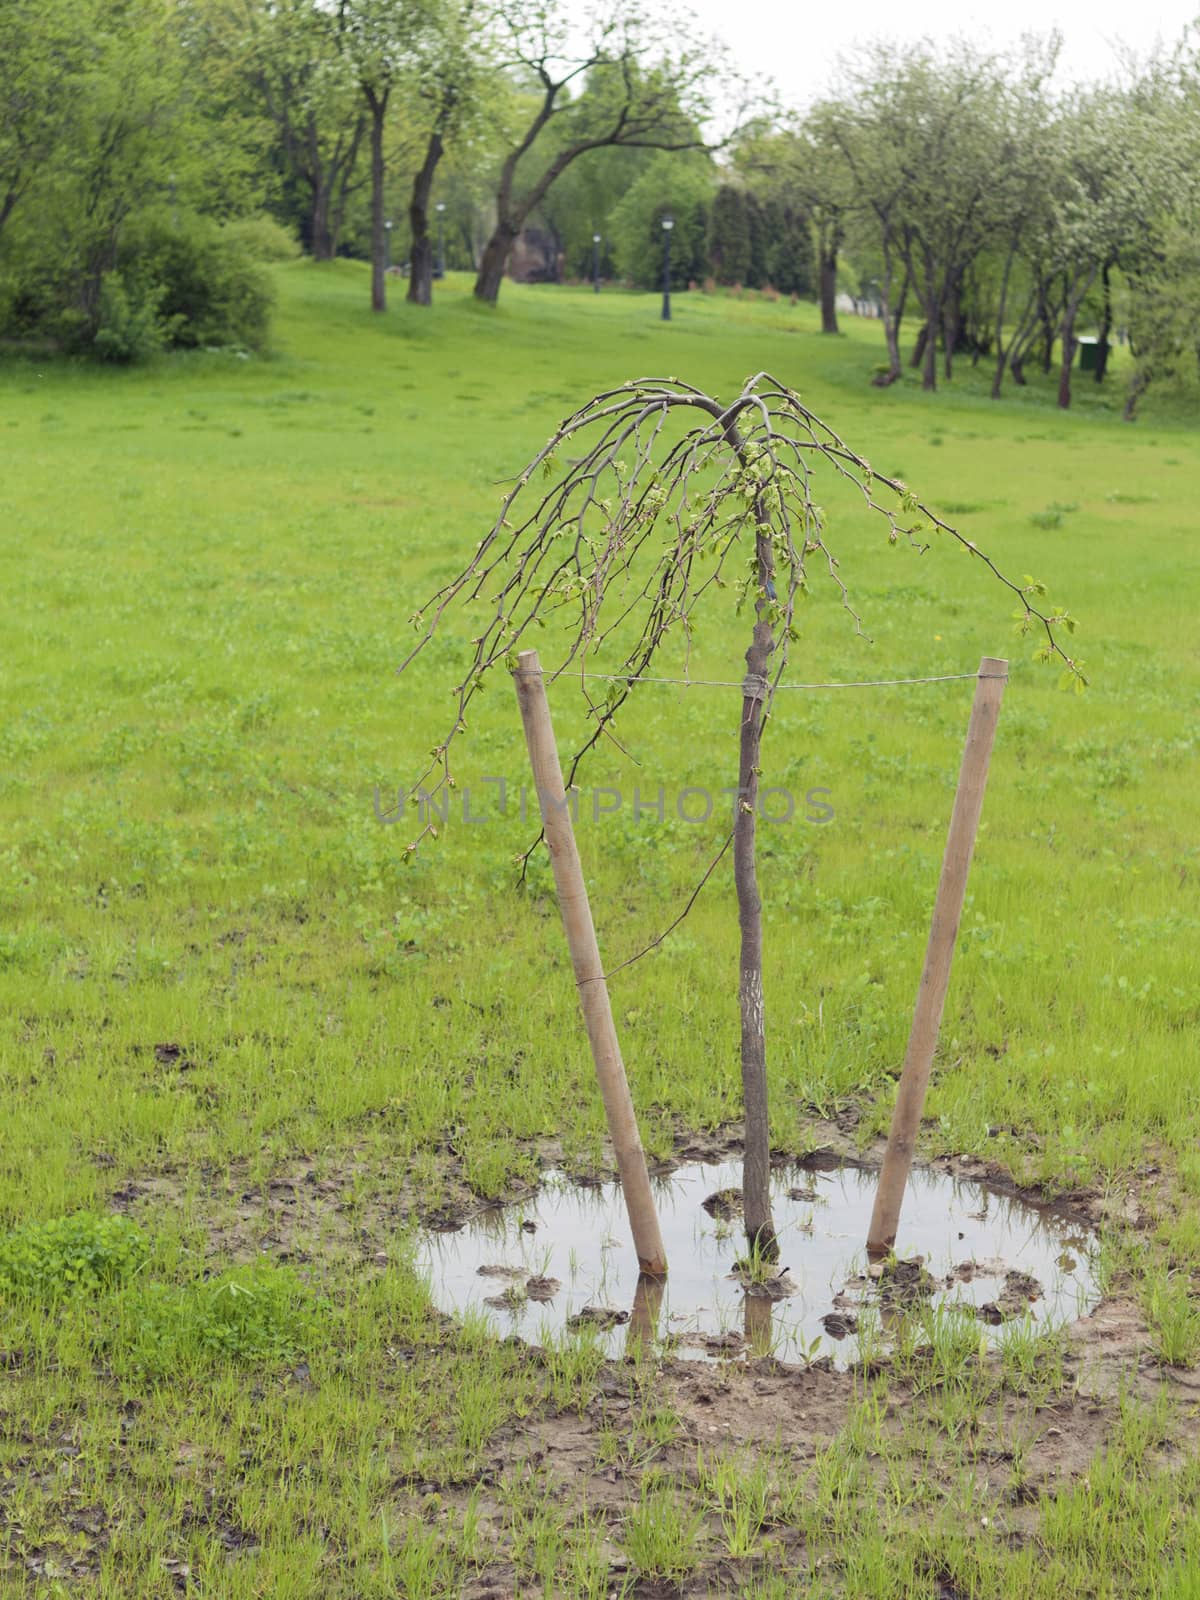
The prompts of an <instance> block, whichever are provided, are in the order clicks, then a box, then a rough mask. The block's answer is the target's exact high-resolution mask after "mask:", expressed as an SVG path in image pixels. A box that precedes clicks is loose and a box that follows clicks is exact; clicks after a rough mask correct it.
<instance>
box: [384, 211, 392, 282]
mask: <svg viewBox="0 0 1200 1600" xmlns="http://www.w3.org/2000/svg"><path fill="white" fill-rule="evenodd" d="M383 270H384V272H390V271H391V270H392V219H391V218H390V217H389V218H388V219H387V221H386V222H385V223H384V225H383Z"/></svg>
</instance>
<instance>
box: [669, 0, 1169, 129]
mask: <svg viewBox="0 0 1200 1600" xmlns="http://www.w3.org/2000/svg"><path fill="white" fill-rule="evenodd" d="M669 3H670V0H667V4H668V5H669ZM685 4H686V5H687V7H688V9H690V10H691V11H693V12H694V13H695V15H696V16H697V18H698V19H699V21H700V23H701V25H702V26H703V28H704V30H705V31H706V32H709V33H714V34H717V35H718V36H719V37H721V38H723V39H724V40H725V42H726V44H727V45H728V46H729V48H730V50H731V52H732V54H733V56H734V58H735V60H736V61H737V62H738V64H739V65H740V67H741V68H742V70H743V71H745V72H749V73H753V74H756V75H758V74H761V75H763V76H764V77H768V78H772V79H773V80H774V81H775V84H776V85H777V87H778V89H779V92H780V95H781V97H782V99H783V100H784V102H785V103H786V104H789V105H794V106H803V105H806V104H807V103H808V102H809V101H810V100H812V99H813V98H815V97H816V96H817V95H818V94H819V93H820V92H821V91H822V90H823V89H825V88H826V87H827V85H828V81H829V78H830V76H831V73H832V71H833V68H834V64H835V59H836V57H837V55H838V53H839V52H840V51H845V50H848V49H850V48H851V47H852V46H853V45H854V44H856V43H857V42H859V41H861V40H870V39H873V38H884V39H900V40H906V41H915V40H917V39H920V38H923V37H930V38H933V39H937V38H939V37H948V36H950V35H961V36H963V37H965V38H968V39H970V40H972V41H973V42H975V43H977V44H979V45H981V46H987V45H989V44H990V45H992V46H994V47H1003V46H1006V45H1010V44H1013V43H1015V42H1016V41H1017V40H1018V39H1019V38H1020V36H1021V35H1022V34H1023V33H1038V34H1046V33H1049V32H1050V30H1051V29H1052V28H1058V30H1059V32H1060V33H1061V34H1062V35H1063V51H1062V57H1061V61H1062V67H1061V72H1060V77H1061V79H1062V80H1063V81H1064V82H1070V81H1084V80H1086V81H1094V80H1097V79H1103V78H1108V77H1110V76H1112V75H1113V74H1114V73H1115V71H1116V69H1117V54H1116V50H1115V48H1114V47H1115V46H1117V45H1118V44H1124V45H1126V46H1128V47H1132V49H1133V50H1134V51H1136V52H1137V53H1138V54H1139V55H1145V54H1147V53H1148V52H1149V51H1150V50H1151V49H1152V48H1153V46H1154V45H1155V43H1156V41H1158V40H1161V41H1162V42H1164V43H1167V44H1174V43H1175V42H1176V41H1177V40H1178V39H1179V37H1180V35H1181V34H1182V33H1183V30H1184V29H1185V27H1187V25H1188V24H1189V23H1190V22H1193V21H1196V20H1197V18H1200V0H1146V3H1145V4H1137V3H1134V4H1130V0H997V3H996V4H995V5H994V6H990V7H989V6H980V5H972V4H970V3H968V4H967V5H966V6H964V5H962V4H959V3H956V0H925V3H924V4H922V5H918V6H915V7H912V8H902V7H901V6H898V5H897V4H896V0H848V3H839V0H750V3H749V4H746V6H745V10H742V8H741V6H740V5H739V4H738V0H685Z"/></svg>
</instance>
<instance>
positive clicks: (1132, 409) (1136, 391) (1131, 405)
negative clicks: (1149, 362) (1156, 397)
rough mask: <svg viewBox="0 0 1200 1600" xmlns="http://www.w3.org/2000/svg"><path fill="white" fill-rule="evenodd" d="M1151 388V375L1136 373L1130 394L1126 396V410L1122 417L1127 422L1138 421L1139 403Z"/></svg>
mask: <svg viewBox="0 0 1200 1600" xmlns="http://www.w3.org/2000/svg"><path fill="white" fill-rule="evenodd" d="M1149 387H1150V374H1149V373H1148V372H1135V373H1134V375H1133V378H1132V380H1131V381H1130V384H1129V393H1128V394H1127V395H1126V396H1125V409H1124V411H1122V413H1121V415H1122V417H1123V418H1124V419H1125V421H1126V422H1134V421H1136V419H1137V407H1138V401H1139V400H1140V399H1141V398H1142V396H1143V395H1144V394H1145V392H1146V390H1147V389H1148V388H1149Z"/></svg>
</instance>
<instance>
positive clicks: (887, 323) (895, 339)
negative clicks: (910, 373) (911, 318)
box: [875, 306, 900, 389]
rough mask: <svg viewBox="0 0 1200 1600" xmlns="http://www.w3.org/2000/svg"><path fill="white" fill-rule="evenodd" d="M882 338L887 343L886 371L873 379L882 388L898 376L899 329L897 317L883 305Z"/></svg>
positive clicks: (894, 380) (893, 381)
mask: <svg viewBox="0 0 1200 1600" xmlns="http://www.w3.org/2000/svg"><path fill="white" fill-rule="evenodd" d="M883 338H884V342H885V344H886V345H887V358H888V364H887V371H886V372H885V373H882V374H881V375H880V376H879V377H878V378H877V379H876V380H875V381H876V383H877V385H878V386H879V388H881V389H883V388H886V387H887V386H888V384H891V383H895V382H896V381H897V379H898V378H899V377H900V329H899V325H898V319H897V318H895V317H893V315H892V313H891V311H890V310H889V309H888V308H887V307H886V306H885V307H884V311H883Z"/></svg>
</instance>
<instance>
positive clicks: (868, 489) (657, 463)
mask: <svg viewBox="0 0 1200 1600" xmlns="http://www.w3.org/2000/svg"><path fill="white" fill-rule="evenodd" d="M568 448H570V450H571V451H572V455H571V458H570V460H569V461H568V463H567V466H566V470H565V471H564V472H563V473H562V475H561V476H559V477H557V478H555V480H554V482H553V483H552V484H551V486H550V487H549V488H543V487H542V485H543V484H544V483H545V482H546V481H547V480H548V479H549V478H551V477H552V476H553V474H554V473H555V470H556V467H557V461H558V457H559V454H560V452H561V453H563V454H565V453H566V451H567V449H568ZM818 473H821V474H822V475H823V476H825V477H828V476H830V475H832V476H833V478H835V479H837V480H841V481H843V482H844V483H846V484H848V485H850V486H851V488H853V489H854V490H855V491H856V492H857V494H858V496H859V498H860V499H861V502H862V505H863V507H864V510H865V511H866V512H867V514H868V515H870V516H872V517H875V518H877V519H878V520H879V521H880V523H881V525H882V528H883V531H884V532H885V534H886V537H887V540H888V542H889V543H891V544H894V543H896V542H897V540H899V539H905V540H907V541H908V542H909V543H910V544H912V545H913V546H914V547H915V548H917V549H918V550H924V549H925V548H927V541H928V539H929V538H930V537H932V536H933V535H934V534H941V535H943V536H945V537H946V538H948V539H950V540H951V541H953V542H954V543H955V544H956V545H957V546H959V547H960V548H961V549H963V550H964V551H966V552H967V553H968V554H969V555H971V556H972V557H973V558H974V559H975V560H977V561H980V562H982V563H983V565H984V566H985V567H986V568H987V570H988V571H989V572H990V573H991V574H992V576H993V577H994V578H995V579H996V580H997V581H998V582H999V583H1000V585H1001V586H1002V587H1003V588H1004V589H1006V590H1008V591H1009V592H1010V593H1011V595H1012V596H1013V597H1014V599H1015V600H1016V602H1017V604H1018V607H1019V610H1018V612H1017V613H1016V616H1017V619H1018V626H1019V627H1020V629H1021V630H1022V631H1023V632H1025V633H1029V632H1031V631H1033V630H1035V629H1036V630H1038V632H1040V634H1041V635H1042V637H1043V641H1044V642H1043V644H1042V646H1041V649H1040V650H1039V652H1038V655H1039V658H1040V659H1043V660H1052V659H1054V658H1058V659H1059V660H1060V661H1061V662H1062V663H1063V665H1064V667H1065V668H1066V670H1067V672H1068V673H1069V674H1071V675H1073V676H1074V677H1075V678H1077V679H1078V680H1079V681H1080V682H1081V683H1082V682H1084V681H1086V680H1085V679H1084V678H1083V674H1082V671H1081V664H1080V663H1079V662H1077V661H1075V660H1074V659H1073V658H1072V657H1071V656H1070V655H1068V654H1067V652H1066V651H1065V650H1064V649H1063V647H1062V645H1061V644H1060V642H1059V637H1058V630H1059V628H1060V626H1061V627H1063V628H1066V629H1067V630H1068V631H1072V630H1073V627H1074V623H1073V619H1072V618H1071V617H1070V616H1069V615H1068V614H1067V613H1066V612H1065V611H1064V610H1063V609H1062V608H1061V607H1053V606H1050V605H1047V604H1045V602H1041V603H1039V602H1040V601H1041V597H1042V596H1043V595H1044V593H1045V590H1044V588H1043V586H1042V585H1041V584H1039V583H1037V582H1036V581H1035V580H1033V579H1030V578H1027V579H1025V580H1024V581H1022V582H1019V583H1018V582H1016V581H1015V580H1014V579H1012V578H1009V577H1007V576H1006V575H1005V574H1004V573H1003V572H1002V571H1001V570H1000V569H999V567H998V566H997V565H996V563H995V562H994V561H993V560H992V559H991V557H990V556H988V555H987V554H985V553H984V552H983V551H982V550H980V549H979V547H978V546H977V545H976V544H975V543H974V542H973V541H972V540H970V539H967V538H966V537H965V536H964V535H963V534H961V533H959V532H958V531H957V530H956V529H955V528H953V527H951V526H950V525H949V524H948V523H947V522H945V521H943V520H942V519H941V518H940V517H939V516H937V514H936V513H935V512H933V511H932V510H931V509H930V508H929V507H928V506H927V505H926V504H924V503H923V502H921V501H919V500H918V499H917V498H916V497H915V496H914V495H913V494H912V492H911V491H910V490H909V488H908V486H907V485H906V484H904V483H903V482H901V481H900V480H899V479H895V478H889V477H886V476H884V475H882V474H879V473H876V472H875V471H874V470H873V469H872V467H871V466H870V463H869V462H867V461H866V460H865V459H864V458H863V457H862V456H860V455H858V454H856V453H855V452H854V451H853V450H851V449H850V447H849V446H848V445H847V444H846V443H845V442H844V441H843V440H842V439H841V438H840V437H839V436H838V435H837V434H836V433H835V432H834V431H833V429H832V428H830V427H829V426H828V425H827V424H826V423H824V422H822V421H821V419H820V418H819V417H817V416H816V415H815V414H814V413H813V412H811V411H810V410H809V409H808V408H807V407H806V406H805V405H804V404H803V403H802V401H801V400H800V399H799V397H798V396H797V395H796V394H795V393H793V392H792V391H791V390H790V389H788V388H787V387H786V386H785V385H784V384H782V383H780V382H779V381H778V380H776V379H775V378H773V377H771V376H770V374H768V373H759V374H757V375H756V376H755V377H753V378H751V379H750V380H749V381H748V382H747V383H746V384H745V386H744V387H743V389H742V391H741V393H740V394H739V395H738V396H737V398H736V399H735V400H734V401H733V402H732V403H731V404H729V405H722V404H721V403H720V402H719V401H717V400H715V399H713V398H712V397H711V396H709V395H707V394H704V393H703V392H702V391H700V390H699V389H695V388H693V387H691V386H690V385H689V384H686V383H682V382H680V381H678V380H677V379H660V378H647V379H641V380H638V381H636V382H633V383H627V384H623V385H621V386H620V387H619V388H615V389H610V390H606V391H604V392H603V393H601V394H599V395H597V396H595V397H594V398H593V399H592V400H590V401H589V402H588V404H587V405H585V406H583V407H581V408H580V409H579V410H577V411H575V412H573V413H572V414H571V415H570V416H568V417H567V418H566V419H565V420H564V421H563V422H562V423H561V424H560V425H559V427H558V428H557V429H556V430H555V432H554V434H553V435H552V437H551V438H550V440H549V441H548V442H547V443H546V445H545V446H544V447H543V448H542V449H541V450H540V451H539V452H538V454H537V455H536V456H535V457H534V458H533V460H532V461H531V462H530V463H529V465H528V466H527V467H526V468H525V469H524V471H523V472H522V473H521V475H520V477H519V478H518V479H517V480H516V482H515V484H514V485H513V486H512V488H511V489H510V490H509V492H508V493H507V494H506V496H505V499H504V502H503V505H502V507H501V510H500V515H499V516H498V518H497V519H496V522H495V524H494V525H493V527H492V528H491V530H490V532H489V533H488V534H487V535H486V536H485V537H484V539H482V540H481V541H480V544H479V546H478V548H477V549H476V551H475V554H474V556H473V557H472V558H471V560H470V561H469V562H468V563H467V565H466V566H465V568H464V569H463V571H462V572H460V573H459V574H458V576H457V577H455V578H454V579H452V580H451V581H450V582H449V583H447V584H446V585H444V586H443V587H442V588H441V589H439V590H438V591H437V593H436V594H434V595H433V596H432V597H431V598H430V600H429V601H428V603H427V604H426V606H425V607H424V608H423V609H422V610H421V611H420V612H418V613H417V614H416V615H415V616H414V618H413V619H412V620H413V622H414V624H415V625H416V627H417V628H418V629H419V632H420V637H419V638H418V640H417V643H416V645H415V646H414V648H413V649H412V651H411V652H410V653H409V655H408V657H407V658H406V659H405V661H404V662H403V663H402V665H401V668H400V670H401V671H403V670H404V668H405V667H407V666H408V665H409V664H410V662H412V661H413V660H414V659H415V658H416V657H417V656H418V655H420V653H421V652H422V651H423V650H424V649H425V647H426V646H427V645H428V644H429V642H430V641H431V640H432V639H433V638H434V636H435V634H436V632H437V629H438V627H439V625H440V623H441V622H442V620H443V619H444V618H445V617H446V615H447V613H448V612H449V611H450V610H451V609H452V608H454V607H456V606H458V605H462V606H470V605H472V604H474V603H476V602H479V601H481V600H482V601H484V603H485V604H487V605H488V606H489V607H490V615H488V616H487V618H486V620H485V622H484V624H483V627H482V630H481V631H480V632H479V633H478V634H477V635H476V636H475V638H474V639H473V641H472V644H473V650H472V655H471V659H470V662H469V665H468V667H467V670H466V672H465V674H464V675H463V677H462V679H461V681H460V682H459V684H458V685H457V686H456V687H455V690H454V695H455V715H454V718H453V721H452V723H451V725H450V727H449V729H448V730H447V732H446V734H445V736H444V737H443V738H442V739H441V740H440V742H439V743H438V744H437V745H436V746H435V748H434V749H433V751H432V753H431V759H430V762H429V765H428V766H427V768H426V769H425V771H424V772H423V773H422V774H421V776H420V778H419V779H418V781H417V783H416V784H415V785H414V787H413V791H412V793H413V796H414V797H415V796H416V794H417V793H418V792H421V793H425V794H427V795H429V796H432V797H436V796H437V795H438V794H439V793H440V792H441V791H442V790H443V789H444V788H445V787H447V786H451V787H452V786H453V782H454V779H453V772H452V766H451V752H452V749H453V747H454V741H455V739H456V738H457V737H458V735H459V734H460V733H462V732H463V731H464V729H465V727H466V719H467V713H468V711H469V709H470V706H471V702H472V700H473V699H474V697H475V695H476V694H477V693H478V692H479V690H480V689H481V687H482V686H483V684H484V682H485V680H486V679H487V677H488V675H489V673H490V672H491V671H492V669H493V668H495V667H497V666H503V665H505V664H508V663H511V662H512V661H513V660H514V659H515V655H516V652H517V650H518V649H519V648H521V646H522V642H523V641H524V640H526V638H527V636H528V635H529V634H530V631H531V630H532V629H535V628H538V629H540V628H541V626H542V625H543V624H544V623H545V621H546V620H547V619H548V618H550V617H554V616H557V615H558V614H560V613H562V612H564V611H565V612H566V614H567V615H568V616H569V617H571V618H573V627H572V631H571V633H570V635H569V641H568V645H567V648H566V653H565V655H564V657H563V659H562V660H561V661H560V663H559V664H558V666H557V667H556V668H555V669H554V675H555V676H558V675H560V674H562V673H564V672H567V671H568V670H572V671H577V672H578V674H579V679H580V684H581V687H582V688H583V689H584V691H585V693H586V692H587V664H588V659H589V656H594V655H595V653H596V652H597V651H598V650H599V649H601V648H602V647H603V646H605V645H606V644H609V643H610V642H612V641H614V639H615V638H617V637H618V636H620V635H622V634H623V635H624V636H623V637H622V638H621V650H622V655H621V659H620V663H619V665H617V666H616V667H615V668H614V667H610V668H608V669H607V670H608V672H609V674H610V676H612V677H613V678H615V679H616V680H618V681H616V682H613V683H611V684H610V685H609V689H608V692H607V694H606V695H605V697H604V699H603V701H595V700H592V699H591V697H590V696H589V697H588V710H589V717H590V720H591V722H592V727H591V729H590V730H589V732H588V735H587V737H586V738H585V739H584V740H583V742H582V743H581V744H580V746H579V748H578V749H576V750H575V751H574V752H573V754H572V756H571V758H570V761H569V763H568V770H567V783H568V785H570V784H571V783H573V782H574V780H575V777H576V774H577V772H578V770H579V766H580V763H581V762H582V761H583V759H584V758H585V757H586V756H587V755H588V753H589V752H590V751H591V750H593V749H594V748H595V747H596V745H597V744H598V743H599V742H600V741H601V740H603V739H605V738H606V737H609V736H610V735H611V732H612V727H613V723H614V721H615V719H616V717H617V714H618V712H619V711H620V710H621V708H622V707H623V706H624V704H625V703H626V701H627V700H628V698H629V696H630V695H631V693H632V692H633V690H634V688H635V687H636V685H637V683H638V681H639V679H640V678H641V677H643V676H645V675H646V674H647V672H648V670H649V668H650V665H651V663H652V661H653V660H654V657H655V656H656V654H657V653H658V651H659V650H660V648H661V647H662V646H663V644H664V642H665V641H666V640H667V639H668V637H669V636H674V635H680V636H681V637H682V639H683V641H684V644H685V646H688V645H690V639H691V631H692V617H693V613H694V610H695V607H696V605H697V603H698V602H699V601H700V600H701V598H702V597H703V596H704V595H705V594H706V593H707V591H708V590H709V589H710V588H725V587H728V586H731V585H732V586H733V588H734V589H735V592H736V594H737V597H738V600H739V603H751V604H755V605H760V604H761V605H763V606H764V607H765V610H764V616H765V619H766V620H767V621H768V622H769V624H770V626H771V629H772V631H773V634H774V637H775V639H776V640H777V641H778V649H777V650H775V652H774V653H773V656H772V662H771V674H770V682H769V685H768V691H767V699H766V701H765V703H764V708H763V709H764V715H767V714H769V711H770V706H771V699H772V696H773V694H774V689H775V686H776V685H777V684H778V682H779V681H780V678H781V676H782V674H783V672H784V671H785V669H786V666H787V662H788V654H789V646H790V644H791V642H792V640H793V639H794V637H795V628H794V614H795V608H796V605H797V604H798V602H799V600H800V599H801V597H802V596H803V595H805V594H806V593H807V592H809V590H810V571H809V568H810V564H811V561H812V559H813V558H815V559H816V560H817V562H818V563H819V565H820V568H821V570H822V572H823V574H824V576H825V578H827V579H828V580H829V581H830V582H831V583H832V584H833V586H834V590H835V593H836V594H837V596H838V598H839V600H840V602H841V604H842V605H843V606H844V607H845V608H846V610H847V611H848V612H849V614H850V616H851V618H852V620H853V622H854V626H855V629H856V631H861V622H860V619H859V617H858V614H857V612H856V611H855V609H854V606H853V604H852V602H851V599H850V593H849V588H848V586H847V584H846V582H845V581H844V579H843V578H842V575H841V569H840V565H839V558H838V556H837V554H836V551H835V549H834V547H833V546H832V544H831V543H830V541H829V533H828V527H827V519H826V516H825V514H824V512H823V511H822V510H821V507H820V504H819V501H818V499H817V498H816V497H815V496H814V489H815V487H816V475H817V474H818ZM760 514H761V518H760ZM759 536H763V537H765V538H766V539H767V542H768V546H769V549H770V551H771V556H772V561H773V564H774V569H775V570H774V577H773V579H772V580H771V583H770V588H771V591H772V592H771V593H767V592H766V589H765V587H764V584H763V583H762V582H761V581H760V578H761V574H760V571H759V562H758V560H757V553H756V538H757V537H759ZM1043 605H1044V609H1043ZM628 628H632V629H633V630H635V631H634V632H633V637H632V640H630V639H629V636H628V633H627V632H626V631H625V630H626V629H628ZM435 775H436V776H435ZM431 781H432V788H430V787H428V786H429V785H430V783H431ZM433 825H434V824H433V822H432V811H431V812H430V820H427V821H426V822H425V823H424V826H423V827H422V828H421V829H420V830H419V831H418V833H417V835H416V837H415V838H414V840H413V841H412V842H411V843H410V844H409V845H408V847H407V851H406V853H407V854H408V855H411V854H413V853H414V852H415V851H416V850H417V848H418V846H419V845H420V843H421V841H422V839H423V838H424V837H425V836H426V835H427V834H428V833H429V832H430V830H431V828H432V827H433Z"/></svg>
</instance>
